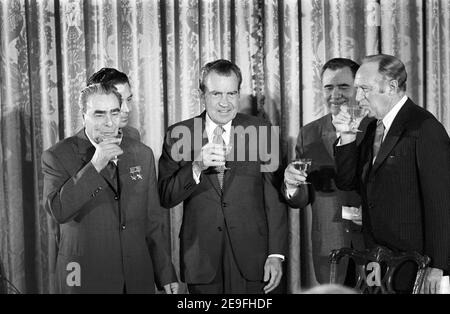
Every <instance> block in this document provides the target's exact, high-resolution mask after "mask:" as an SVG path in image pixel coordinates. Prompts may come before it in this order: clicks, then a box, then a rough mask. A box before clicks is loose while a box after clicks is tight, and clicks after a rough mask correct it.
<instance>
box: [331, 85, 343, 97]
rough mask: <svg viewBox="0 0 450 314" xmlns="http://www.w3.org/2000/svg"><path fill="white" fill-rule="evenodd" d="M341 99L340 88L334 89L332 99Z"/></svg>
mask: <svg viewBox="0 0 450 314" xmlns="http://www.w3.org/2000/svg"><path fill="white" fill-rule="evenodd" d="M339 97H341V91H340V90H339V88H338V87H335V88H333V90H332V91H331V98H334V99H337V98H339Z"/></svg>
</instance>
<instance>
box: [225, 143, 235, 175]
mask: <svg viewBox="0 0 450 314" xmlns="http://www.w3.org/2000/svg"><path fill="white" fill-rule="evenodd" d="M224 149H225V156H227V155H229V154H230V153H231V150H232V149H233V145H231V144H228V145H225V144H224ZM229 165H230V163H229V162H228V161H227V160H225V165H224V166H223V170H231V168H230V167H229Z"/></svg>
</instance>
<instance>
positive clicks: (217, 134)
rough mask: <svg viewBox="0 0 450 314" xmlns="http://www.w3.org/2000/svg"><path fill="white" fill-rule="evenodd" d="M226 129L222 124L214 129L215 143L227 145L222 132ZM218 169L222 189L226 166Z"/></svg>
mask: <svg viewBox="0 0 450 314" xmlns="http://www.w3.org/2000/svg"><path fill="white" fill-rule="evenodd" d="M224 131H225V130H224V129H223V127H222V126H220V125H219V126H217V127H216V128H215V129H214V136H213V143H214V144H219V145H225V142H224V141H223V137H222V134H223V132H224ZM216 171H217V178H218V179H219V184H220V189H222V186H223V175H224V171H225V169H224V167H216Z"/></svg>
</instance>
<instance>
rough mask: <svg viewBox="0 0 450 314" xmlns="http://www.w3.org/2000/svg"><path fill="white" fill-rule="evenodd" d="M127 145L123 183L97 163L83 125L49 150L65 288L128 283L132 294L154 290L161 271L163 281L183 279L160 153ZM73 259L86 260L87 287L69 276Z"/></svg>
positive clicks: (51, 203)
mask: <svg viewBox="0 0 450 314" xmlns="http://www.w3.org/2000/svg"><path fill="white" fill-rule="evenodd" d="M121 147H122V149H123V150H124V154H123V155H121V156H119V162H118V173H119V178H120V185H119V187H118V188H117V189H116V188H113V182H112V181H110V180H111V179H110V178H109V177H107V172H106V170H105V169H103V170H102V171H101V173H98V172H97V171H96V170H95V168H94V166H93V165H92V163H91V162H90V160H91V158H92V156H93V154H94V152H95V148H94V146H92V144H91V143H90V141H89V140H88V139H87V137H86V135H85V133H84V130H81V131H80V132H79V133H78V134H77V135H75V136H72V137H69V138H67V139H65V140H63V141H61V142H59V143H58V144H56V145H55V146H53V147H51V148H50V149H49V150H47V151H45V152H44V154H43V155H42V167H43V172H44V203H45V208H46V210H47V211H48V212H49V213H50V214H51V215H52V216H53V217H54V219H55V220H56V221H57V222H58V223H59V224H60V230H61V231H60V233H61V236H60V239H59V250H58V257H57V265H56V277H57V290H58V292H60V293H122V292H123V287H124V284H126V289H127V292H128V293H153V292H154V273H155V274H156V280H157V283H158V284H159V285H164V284H167V283H169V282H173V281H176V276H175V272H174V269H173V266H172V264H171V259H170V246H169V240H168V232H169V231H168V229H166V228H167V227H166V226H165V223H164V220H165V218H164V217H165V215H164V214H165V213H164V209H163V208H162V207H161V206H160V202H159V195H158V191H157V185H156V184H157V181H156V172H155V164H154V157H153V152H152V150H151V149H150V148H149V147H147V146H145V145H143V144H142V143H140V142H138V141H136V140H133V139H130V138H127V137H124V138H123V140H122V143H121ZM135 167H140V170H139V171H136V168H135ZM137 174H140V177H138V176H137ZM71 262H75V263H78V265H79V266H80V271H81V272H80V275H81V276H80V278H81V282H80V283H81V285H80V286H69V285H68V284H67V282H66V279H67V277H68V276H71V271H72V268H71V266H73V265H74V264H70V263H71ZM68 268H69V269H68ZM70 278H73V277H70Z"/></svg>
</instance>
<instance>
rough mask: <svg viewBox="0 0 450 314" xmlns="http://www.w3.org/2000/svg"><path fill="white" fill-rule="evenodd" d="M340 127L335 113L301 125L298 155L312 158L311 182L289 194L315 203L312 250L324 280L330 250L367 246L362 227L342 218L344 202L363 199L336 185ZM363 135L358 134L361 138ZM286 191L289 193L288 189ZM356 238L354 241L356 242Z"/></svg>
mask: <svg viewBox="0 0 450 314" xmlns="http://www.w3.org/2000/svg"><path fill="white" fill-rule="evenodd" d="M368 121H369V119H364V120H363V122H362V123H361V126H360V128H361V129H362V130H365V128H366V127H367V124H368ZM336 139H337V138H336V130H335V129H334V126H333V124H332V116H331V113H330V114H327V115H325V116H323V117H322V118H320V119H317V120H315V121H313V122H311V123H309V124H307V125H305V126H304V127H302V128H301V129H300V132H299V134H298V137H297V146H296V156H297V158H311V159H312V166H311V169H310V170H309V171H308V181H309V182H311V186H309V193H308V192H307V188H308V186H301V187H300V188H299V189H297V192H296V193H295V194H294V195H293V196H292V198H286V201H287V203H288V204H289V206H291V207H294V208H303V207H305V206H306V205H308V204H311V207H312V229H311V239H312V249H313V251H312V254H313V262H314V269H315V274H316V279H317V281H319V282H320V283H327V282H329V280H330V262H329V258H328V256H329V254H330V251H331V250H333V249H339V248H342V247H350V246H351V245H353V246H354V247H355V248H358V249H363V239H362V234H361V227H359V226H358V225H356V224H354V223H353V222H351V221H348V220H344V219H342V206H343V205H345V206H354V207H359V205H360V203H361V199H360V197H359V195H358V193H356V192H355V191H349V192H346V191H341V190H338V189H337V187H336V185H335V176H336V169H335V162H334V152H333V144H334V142H335V141H336ZM361 139H362V136H358V142H360V141H361ZM284 195H286V193H285V191H284ZM352 242H353V243H352ZM340 266H341V269H340V270H339V279H338V280H339V282H341V283H342V282H343V281H344V278H345V273H346V268H347V267H346V266H347V263H346V262H344V261H343V262H342V263H341V265H340Z"/></svg>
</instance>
